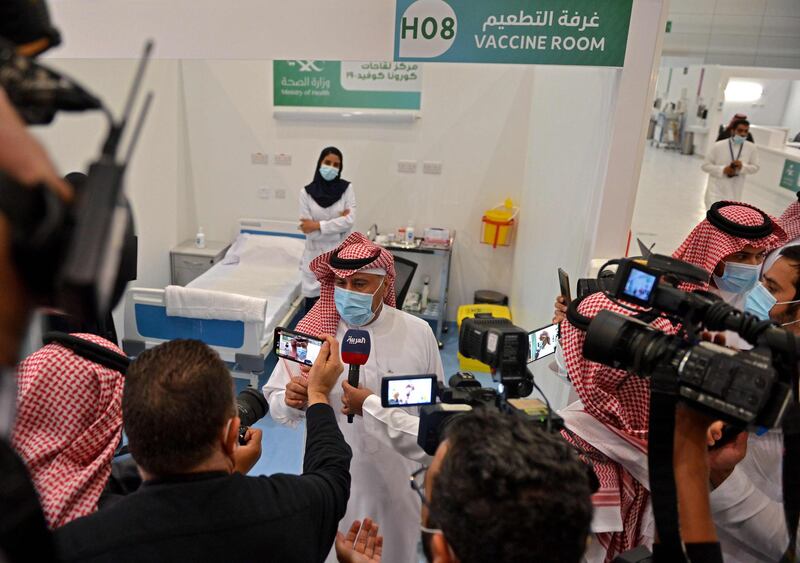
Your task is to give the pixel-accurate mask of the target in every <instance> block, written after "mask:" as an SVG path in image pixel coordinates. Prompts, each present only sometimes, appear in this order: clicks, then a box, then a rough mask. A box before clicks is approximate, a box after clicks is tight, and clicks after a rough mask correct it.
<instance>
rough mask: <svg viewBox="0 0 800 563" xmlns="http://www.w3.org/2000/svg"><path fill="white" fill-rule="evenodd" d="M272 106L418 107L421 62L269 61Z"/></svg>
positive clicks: (415, 108) (407, 108)
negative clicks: (270, 67)
mask: <svg viewBox="0 0 800 563" xmlns="http://www.w3.org/2000/svg"><path fill="white" fill-rule="evenodd" d="M272 85H273V103H274V105H275V106H276V107H278V106H284V107H286V106H288V107H327V108H371V109H405V110H418V109H419V108H420V100H421V98H422V94H421V91H422V65H419V64H414V63H405V62H384V61H380V62H375V61H367V62H341V61H299V60H298V61H273V63H272Z"/></svg>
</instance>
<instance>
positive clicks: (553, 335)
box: [528, 324, 558, 363]
mask: <svg viewBox="0 0 800 563" xmlns="http://www.w3.org/2000/svg"><path fill="white" fill-rule="evenodd" d="M528 344H529V346H530V347H529V349H528V363H531V362H535V361H536V360H541V359H542V358H546V357H547V356H549V355H551V354H554V353H555V351H556V344H558V325H557V324H551V325H547V326H545V327H542V328H539V329H536V330H533V331H531V332H529V333H528Z"/></svg>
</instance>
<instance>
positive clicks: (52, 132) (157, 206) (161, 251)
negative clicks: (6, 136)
mask: <svg viewBox="0 0 800 563" xmlns="http://www.w3.org/2000/svg"><path fill="white" fill-rule="evenodd" d="M50 64H51V65H52V66H54V67H56V68H58V69H60V70H62V71H65V72H67V73H68V74H70V75H71V76H73V77H74V78H75V79H77V80H78V81H79V82H80V83H82V84H84V85H85V86H86V87H87V88H89V89H90V90H91V91H92V92H94V93H95V94H97V95H98V96H99V97H100V98H101V99H102V100H104V101H105V102H106V103H107V104H108V106H109V107H110V108H111V111H112V113H113V114H114V115H115V116H119V115H120V114H121V112H122V106H123V104H124V102H125V100H126V98H127V93H128V87H129V84H130V82H131V81H132V77H133V73H134V70H135V68H136V64H135V62H134V61H127V60H58V61H56V60H53V61H50ZM177 68H178V65H177V63H176V62H174V61H154V62H153V63H152V64H151V66H150V67H149V69H148V72H147V76H146V80H145V83H144V88H143V92H145V91H147V90H151V89H152V90H154V91H155V93H156V95H155V99H154V101H153V105H152V107H151V108H150V115H149V117H148V120H147V123H146V125H145V128H144V130H143V132H142V135H141V137H140V139H139V144H138V147H137V150H136V153H135V154H134V158H133V162H132V164H131V166H130V168H129V169H128V172H127V175H126V181H125V186H126V191H127V194H128V197H129V198H130V200H131V204H132V206H133V212H134V217H135V219H136V223H137V227H138V229H137V231H138V236H139V278H138V283H139V284H140V285H143V286H146V287H164V286H165V285H166V284H167V283H168V282H169V256H168V254H167V252H166V251H167V249H169V248H170V247H171V246H172V245H174V244H175V242H176V241H177V230H176V223H175V218H176V216H178V207H177V199H176V186H177V185H178V184H179V182H180V175H179V170H180V163H179V154H178V127H177V120H176V116H177V115H178V114H179V111H178V90H177V86H178V80H177V77H178V73H177ZM142 97H143V96H141V95H140V103H141V98H142ZM130 129H132V127H131V128H130ZM34 131H35V132H36V134H37V136H38V137H39V138H40V139H41V140H42V141H43V142H44V144H45V146H46V147H47V148H48V150H49V152H50V154H51V155H52V156H53V158H54V160H55V162H56V165H57V167H58V168H59V169H60V170H61V171H62V172H64V173H67V172H72V171H83V172H85V171H86V169H87V167H88V164H89V163H90V162H91V161H92V160H95V159H96V158H97V156H98V155H99V153H100V147H101V143H102V141H103V140H104V139H105V135H106V132H107V125H106V121H105V119H104V118H103V116H102V115H101V114H100V113H99V112H97V113H84V114H72V115H69V114H63V113H62V114H59V116H58V117H57V118H56V121H55V122H54V123H53V124H52V125H50V126H47V127H37V128H35V129H34ZM128 132H129V133H130V131H128ZM121 148H122V150H121V151H120V156H123V155H124V154H125V153H124V150H126V149H127V143H126V142H125V141H123V143H122V146H121Z"/></svg>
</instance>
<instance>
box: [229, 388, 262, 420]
mask: <svg viewBox="0 0 800 563" xmlns="http://www.w3.org/2000/svg"><path fill="white" fill-rule="evenodd" d="M236 408H237V409H238V410H239V418H240V419H241V421H242V426H252V425H253V424H255V423H256V422H258V421H259V420H261V419H262V418H264V416H265V415H266V414H267V412H269V404H268V403H267V399H265V398H264V395H263V393H261V391H259V390H258V389H253V388H251V387H248V388H247V389H245V390H244V391H242V392H241V393H239V395H238V396H237V397H236Z"/></svg>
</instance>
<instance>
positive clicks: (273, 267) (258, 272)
mask: <svg viewBox="0 0 800 563" xmlns="http://www.w3.org/2000/svg"><path fill="white" fill-rule="evenodd" d="M304 246H305V245H304V242H303V241H302V240H300V239H296V238H289V237H279V236H265V235H251V234H240V235H239V236H238V237H237V239H236V241H235V242H234V243H233V244H232V245H231V248H230V250H229V251H228V254H227V255H226V257H225V260H222V261H220V262H218V263H217V264H214V266H212V267H211V269H210V270H208V271H207V272H205V273H204V274H203V275H201V276H200V277H198V278H196V279H195V280H193V281H192V282H191V283H189V284H188V285H187V287H192V288H196V289H209V290H213V291H224V292H226V293H237V294H239V295H247V296H249V297H260V298H266V300H267V313H266V316H265V319H264V333H263V334H262V336H261V345H262V346H263V345H264V343H265V342H267V341H268V340H269V338H271V337H272V331H273V329H274V328H275V326H276V323H277V322H278V321H279V320H280V319H282V318H283V317H284V316H285V315H286V313H288V312H289V309H290V307H291V304H292V302H293V301H294V300H295V299H296V298H297V296H298V295H299V294H300V269H299V266H300V258H301V257H302V254H303V249H304ZM225 262H235V263H232V264H226V263H225Z"/></svg>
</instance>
